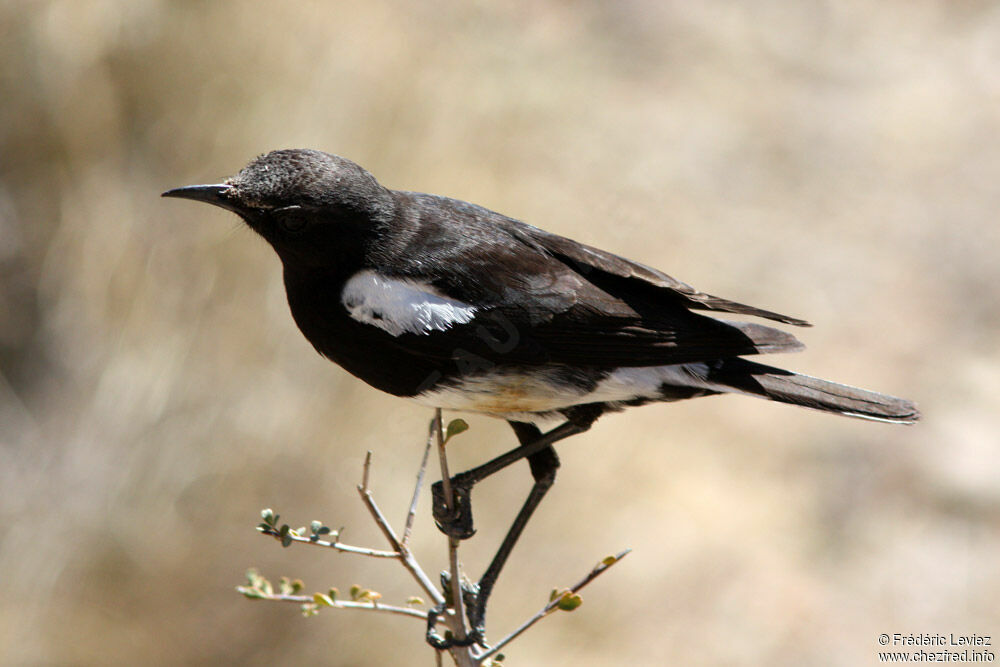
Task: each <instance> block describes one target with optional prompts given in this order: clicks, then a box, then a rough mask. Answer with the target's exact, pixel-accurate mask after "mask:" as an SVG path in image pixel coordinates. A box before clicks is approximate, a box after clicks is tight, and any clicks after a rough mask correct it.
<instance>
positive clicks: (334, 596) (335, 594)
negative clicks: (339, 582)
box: [326, 588, 340, 600]
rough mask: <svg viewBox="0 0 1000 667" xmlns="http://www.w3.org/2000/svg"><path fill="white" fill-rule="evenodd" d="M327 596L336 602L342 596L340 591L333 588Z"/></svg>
mask: <svg viewBox="0 0 1000 667" xmlns="http://www.w3.org/2000/svg"><path fill="white" fill-rule="evenodd" d="M326 594H327V595H329V596H330V599H331V600H336V599H337V597H338V596H339V595H340V591H338V590H337V589H336V588H331V589H330V590H328V591H327V592H326Z"/></svg>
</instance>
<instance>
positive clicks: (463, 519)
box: [431, 475, 476, 540]
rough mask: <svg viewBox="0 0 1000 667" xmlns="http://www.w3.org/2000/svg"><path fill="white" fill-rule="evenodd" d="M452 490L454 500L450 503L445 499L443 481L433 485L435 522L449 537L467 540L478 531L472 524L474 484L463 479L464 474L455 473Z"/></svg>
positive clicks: (452, 479)
mask: <svg viewBox="0 0 1000 667" xmlns="http://www.w3.org/2000/svg"><path fill="white" fill-rule="evenodd" d="M451 492H452V496H453V498H454V502H453V503H452V505H449V504H448V503H447V502H446V501H445V497H444V485H443V484H442V483H441V482H434V484H432V485H431V496H432V498H433V513H434V523H436V524H437V527H438V530H440V531H441V532H442V533H444V534H445V535H447V536H448V537H453V538H455V539H456V540H467V539H469V538H470V537H472V536H473V535H475V533H476V529H475V528H473V526H472V501H471V498H470V493H471V492H472V484H470V483H469V482H467V481H465V480H463V479H462V475H455V476H454V477H452V478H451Z"/></svg>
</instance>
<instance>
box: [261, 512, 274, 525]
mask: <svg viewBox="0 0 1000 667" xmlns="http://www.w3.org/2000/svg"><path fill="white" fill-rule="evenodd" d="M260 518H261V519H263V520H264V523H266V524H268V525H271V526H273V525H274V522H275V521H277V520H278V517H276V516H274V510H272V509H271V508H268V509H265V510H261V511H260Z"/></svg>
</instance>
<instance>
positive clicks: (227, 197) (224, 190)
mask: <svg viewBox="0 0 1000 667" xmlns="http://www.w3.org/2000/svg"><path fill="white" fill-rule="evenodd" d="M161 196H162V197H178V198H180V199H193V200H194V201H202V202H205V203H206V204H214V205H215V206H219V207H221V208H224V209H226V210H227V211H232V212H233V213H243V212H244V208H243V207H242V206H241V205H240V202H239V200H238V199H236V197H234V196H233V186H231V185H226V184H225V183H217V184H215V185H186V186H184V187H183V188H174V189H173V190H167V191H166V192H164V193H163V194H162V195H161Z"/></svg>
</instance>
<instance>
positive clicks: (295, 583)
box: [292, 579, 305, 595]
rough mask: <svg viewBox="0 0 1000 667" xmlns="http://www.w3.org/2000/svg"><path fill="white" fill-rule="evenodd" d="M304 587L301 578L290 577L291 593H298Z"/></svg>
mask: <svg viewBox="0 0 1000 667" xmlns="http://www.w3.org/2000/svg"><path fill="white" fill-rule="evenodd" d="M304 587H305V584H304V583H302V580H301V579H292V595H298V594H299V593H301V592H302V589H303V588H304Z"/></svg>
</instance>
